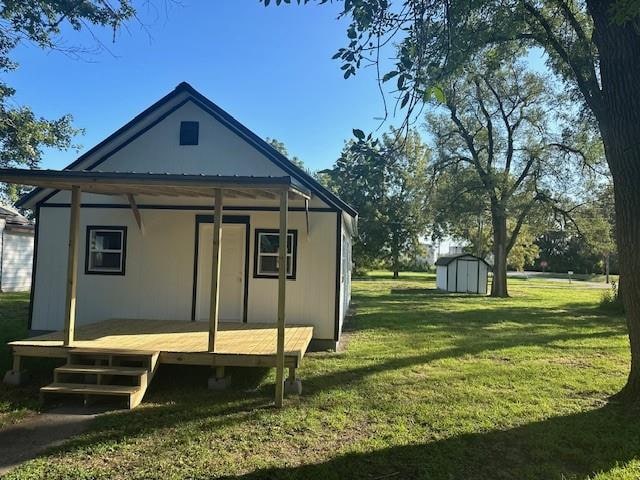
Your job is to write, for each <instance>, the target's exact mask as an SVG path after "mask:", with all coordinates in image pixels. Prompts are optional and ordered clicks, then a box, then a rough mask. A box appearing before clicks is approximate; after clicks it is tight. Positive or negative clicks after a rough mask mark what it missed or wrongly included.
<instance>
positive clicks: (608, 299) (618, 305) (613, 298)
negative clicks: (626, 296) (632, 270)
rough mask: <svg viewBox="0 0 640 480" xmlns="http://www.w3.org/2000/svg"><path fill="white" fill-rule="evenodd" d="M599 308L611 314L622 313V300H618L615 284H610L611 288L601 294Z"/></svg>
mask: <svg viewBox="0 0 640 480" xmlns="http://www.w3.org/2000/svg"><path fill="white" fill-rule="evenodd" d="M600 307H601V308H603V309H605V310H610V311H612V312H616V313H624V305H623V304H622V298H620V291H619V289H618V283H617V282H615V281H614V282H611V288H610V289H609V290H605V291H604V292H603V293H602V297H601V298H600Z"/></svg>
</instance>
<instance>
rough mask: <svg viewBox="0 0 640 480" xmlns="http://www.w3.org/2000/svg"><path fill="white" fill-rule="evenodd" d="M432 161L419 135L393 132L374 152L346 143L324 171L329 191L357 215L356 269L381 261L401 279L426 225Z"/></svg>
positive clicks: (377, 141)
mask: <svg viewBox="0 0 640 480" xmlns="http://www.w3.org/2000/svg"><path fill="white" fill-rule="evenodd" d="M356 134H357V135H363V134H362V132H359V131H356ZM428 160H429V150H428V149H427V147H426V145H425V144H424V143H423V142H422V139H421V138H420V135H419V134H418V132H417V131H415V130H411V131H410V132H409V134H408V135H406V136H404V135H399V134H398V132H397V131H395V130H393V129H392V130H391V131H390V132H389V133H388V134H384V135H383V136H382V139H381V140H375V141H374V142H372V146H371V148H366V149H360V148H358V145H357V144H355V143H354V142H348V143H347V144H346V145H345V148H344V149H343V151H342V155H341V156H340V158H339V159H338V161H336V163H335V165H334V166H333V168H332V169H330V170H325V171H323V172H321V173H322V178H324V179H325V183H326V184H327V185H328V186H329V188H332V189H333V190H334V191H335V192H336V193H337V194H338V195H340V196H341V197H342V198H344V200H346V201H347V202H348V203H350V204H351V205H353V206H354V207H355V208H356V210H358V212H359V222H358V230H359V233H360V235H359V239H358V240H357V241H356V242H355V244H354V261H355V262H356V266H357V267H359V268H362V267H365V266H369V265H371V263H372V262H374V261H376V260H382V261H385V262H387V263H388V264H389V265H390V267H391V270H392V271H393V275H394V278H397V277H398V275H399V271H400V263H401V258H402V256H403V255H406V256H411V255H410V254H411V250H412V249H414V248H417V245H418V240H419V237H420V236H421V235H423V234H424V233H425V229H426V226H427V223H428V222H427V216H426V215H425V214H424V211H425V210H424V209H425V205H426V195H427V182H426V180H427V164H428Z"/></svg>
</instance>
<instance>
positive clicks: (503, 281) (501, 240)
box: [491, 209, 509, 297]
mask: <svg viewBox="0 0 640 480" xmlns="http://www.w3.org/2000/svg"><path fill="white" fill-rule="evenodd" d="M493 210H494V209H492V213H491V223H492V225H493V282H492V283H491V296H492V297H508V296H509V292H508V290H507V216H506V214H505V213H504V212H502V211H493Z"/></svg>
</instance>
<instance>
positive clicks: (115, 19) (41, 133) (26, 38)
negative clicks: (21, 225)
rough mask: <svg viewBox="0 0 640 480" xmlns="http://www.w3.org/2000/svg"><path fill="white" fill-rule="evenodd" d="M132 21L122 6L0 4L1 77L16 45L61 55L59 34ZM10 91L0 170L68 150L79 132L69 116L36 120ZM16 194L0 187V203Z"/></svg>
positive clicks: (4, 97)
mask: <svg viewBox="0 0 640 480" xmlns="http://www.w3.org/2000/svg"><path fill="white" fill-rule="evenodd" d="M133 15H134V10H133V8H132V7H131V5H130V4H129V2H128V1H127V0H120V2H119V3H118V5H117V6H112V5H110V4H109V3H108V2H103V1H98V0H95V1H92V0H85V1H62V2H61V1H55V0H41V1H38V2H3V3H2V6H1V7H0V19H1V20H0V21H1V22H2V28H0V71H2V72H4V73H5V74H7V73H8V72H10V71H12V70H14V69H16V68H17V66H18V65H17V64H16V63H15V62H14V61H13V60H12V58H11V54H12V52H13V49H14V48H15V47H16V46H17V45H18V44H19V43H20V42H29V43H33V44H35V45H37V46H38V47H41V48H43V49H47V50H65V51H67V52H71V51H72V49H68V48H66V49H65V48H63V47H62V46H61V45H60V44H59V43H58V39H59V35H60V29H61V27H62V26H63V25H65V24H66V25H69V26H71V27H72V28H73V29H75V30H80V29H81V28H83V27H85V28H88V25H95V26H108V27H110V28H112V29H113V30H114V32H115V30H117V29H118V28H119V27H120V26H121V25H122V23H123V22H125V21H126V20H128V19H129V18H131V17H132V16H133ZM15 93H16V92H15V90H14V89H13V88H11V87H10V86H9V85H8V84H7V83H5V82H0V167H2V168H7V167H16V166H26V167H28V168H36V167H37V166H38V165H39V163H40V160H41V158H42V152H43V148H45V147H51V148H59V149H67V148H70V147H72V139H73V137H74V136H75V135H76V134H77V133H79V132H80V130H77V129H75V128H73V126H72V117H71V115H64V116H62V117H60V118H58V119H55V120H48V119H45V118H42V117H39V116H37V115H36V114H35V113H34V112H33V111H32V110H31V108H29V107H28V106H16V105H15V104H14V101H13V100H12V97H13V96H14V95H15ZM19 193H20V192H19V191H16V190H15V189H11V188H8V187H7V186H2V188H0V198H2V199H3V200H5V201H10V202H11V201H15V199H16V196H17V195H18V194H19Z"/></svg>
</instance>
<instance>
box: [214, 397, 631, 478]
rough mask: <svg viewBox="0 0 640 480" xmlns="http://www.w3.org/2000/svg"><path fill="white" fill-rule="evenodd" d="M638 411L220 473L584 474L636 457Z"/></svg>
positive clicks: (607, 410) (613, 409)
mask: <svg viewBox="0 0 640 480" xmlns="http://www.w3.org/2000/svg"><path fill="white" fill-rule="evenodd" d="M638 413H640V412H638V411H637V410H633V411H629V409H627V408H625V407H623V406H620V405H613V404H610V405H606V406H604V407H602V408H598V409H596V410H592V411H588V412H582V413H577V414H573V415H568V416H562V417H554V418H550V419H548V420H544V421H541V422H536V423H531V424H527V425H523V426H520V427H516V428H513V429H509V430H504V431H490V432H480V433H473V434H465V435H460V436H456V437H451V438H446V439H443V440H434V441H427V442H424V443H421V444H417V445H403V446H394V447H390V448H385V449H379V450H374V451H370V452H365V453H362V452H357V453H345V454H341V455H338V456H336V457H334V458H332V459H330V460H328V461H326V462H323V463H318V464H313V465H302V466H292V467H283V468H269V469H263V470H258V471H255V472H251V473H249V474H246V475H241V476H230V477H225V478H234V479H242V480H257V479H274V480H276V479H305V480H306V479H309V480H311V479H322V480H332V479H336V480H337V479H346V478H349V479H374V478H376V479H384V478H394V479H395V478H397V479H425V480H426V479H428V480H439V479H442V480H457V479H465V480H475V479H483V480H486V479H498V480H507V479H509V480H511V479H514V480H515V479H518V480H522V479H543V478H544V479H558V480H560V479H567V478H572V479H587V478H589V477H590V476H591V475H592V474H593V473H595V472H607V471H609V470H611V469H612V468H614V467H616V466H617V465H619V464H624V463H626V462H628V461H630V460H632V459H637V458H640V435H639V434H638V432H639V431H640V420H639V416H638Z"/></svg>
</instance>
